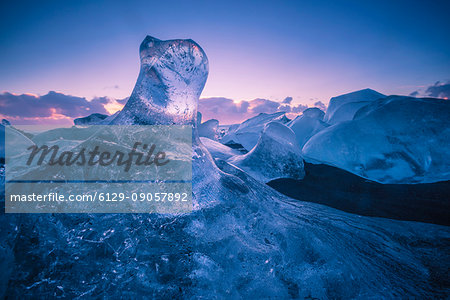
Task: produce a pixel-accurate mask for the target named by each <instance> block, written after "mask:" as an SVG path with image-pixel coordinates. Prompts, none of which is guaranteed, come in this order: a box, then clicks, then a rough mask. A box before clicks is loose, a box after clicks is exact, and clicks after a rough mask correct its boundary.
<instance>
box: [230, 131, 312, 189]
mask: <svg viewBox="0 0 450 300" xmlns="http://www.w3.org/2000/svg"><path fill="white" fill-rule="evenodd" d="M228 162H229V163H231V164H233V165H235V166H237V167H239V168H241V169H242V170H244V171H245V172H247V173H248V174H250V175H251V176H252V177H253V178H255V179H257V180H259V181H262V182H269V181H271V180H274V179H277V178H293V179H302V178H303V176H304V175H305V172H304V170H303V159H302V157H301V154H300V148H299V146H298V144H297V140H296V138H295V133H294V132H293V131H292V130H291V129H289V128H288V127H286V126H285V125H283V124H281V123H278V122H271V123H269V124H267V125H266V127H265V128H264V131H263V133H262V135H261V137H260V138H259V141H258V143H257V144H256V146H255V147H254V148H253V149H252V150H251V151H250V152H249V153H247V154H245V155H240V156H235V157H233V158H231V159H229V160H228Z"/></svg>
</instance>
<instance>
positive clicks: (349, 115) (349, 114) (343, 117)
mask: <svg viewBox="0 0 450 300" xmlns="http://www.w3.org/2000/svg"><path fill="white" fill-rule="evenodd" d="M370 103H372V102H371V101H360V102H350V103H346V104H343V105H341V106H340V107H339V108H338V109H337V110H336V111H335V113H334V114H333V116H332V117H331V118H330V119H329V120H328V124H330V125H333V124H337V123H340V122H344V121H350V120H353V117H354V116H355V114H356V112H357V111H358V110H360V109H361V108H362V107H364V106H366V105H368V104H370Z"/></svg>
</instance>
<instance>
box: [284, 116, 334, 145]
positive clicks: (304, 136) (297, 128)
mask: <svg viewBox="0 0 450 300" xmlns="http://www.w3.org/2000/svg"><path fill="white" fill-rule="evenodd" d="M324 114H325V113H324V112H323V111H322V110H320V109H319V108H317V107H315V108H308V109H307V110H305V111H304V112H303V114H302V115H300V116H297V117H296V118H295V119H294V120H292V121H290V122H289V123H287V126H288V127H289V128H291V129H292V131H294V133H295V136H296V139H297V142H298V145H299V147H300V149H301V148H302V147H303V145H304V144H305V143H306V142H307V141H308V140H309V139H310V138H311V137H312V136H313V135H315V134H316V133H317V132H319V131H321V130H322V129H324V128H327V127H328V124H326V123H325V122H323V121H322V119H323V116H324Z"/></svg>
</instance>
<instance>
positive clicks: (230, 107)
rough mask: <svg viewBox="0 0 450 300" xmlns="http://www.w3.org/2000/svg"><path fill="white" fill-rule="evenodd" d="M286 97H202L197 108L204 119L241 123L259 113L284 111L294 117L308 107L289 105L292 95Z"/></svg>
mask: <svg viewBox="0 0 450 300" xmlns="http://www.w3.org/2000/svg"><path fill="white" fill-rule="evenodd" d="M286 99H287V100H286ZM286 99H284V100H283V101H281V102H277V101H273V100H269V99H260V98H258V99H254V100H251V101H240V102H236V101H234V100H232V99H228V98H217V97H216V98H202V99H200V101H199V107H198V110H199V111H200V112H201V113H202V116H203V117H202V119H203V120H205V121H206V120H209V119H217V120H219V121H220V123H222V124H234V123H241V122H242V121H244V120H245V119H248V118H251V117H253V116H256V115H258V114H260V113H275V112H285V113H287V114H288V116H289V117H295V114H299V113H301V112H303V111H304V110H305V109H307V108H308V106H307V105H304V104H298V105H297V106H294V105H291V102H292V97H287V98H286Z"/></svg>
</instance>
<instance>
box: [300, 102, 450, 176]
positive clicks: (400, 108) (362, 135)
mask: <svg viewBox="0 0 450 300" xmlns="http://www.w3.org/2000/svg"><path fill="white" fill-rule="evenodd" d="M449 141H450V104H449V103H448V102H447V101H446V100H440V99H418V98H411V97H401V96H390V97H388V98H386V99H381V100H378V101H374V102H372V103H371V104H369V105H367V106H365V107H363V108H361V109H360V110H359V111H358V112H357V113H356V115H355V117H354V120H353V121H348V122H343V123H339V124H336V125H334V126H331V127H328V128H327V129H325V130H323V131H321V132H319V133H318V134H316V135H315V136H313V137H312V138H311V139H310V140H309V141H308V142H307V143H306V144H305V146H304V147H303V155H304V156H305V158H306V159H308V160H312V161H315V162H322V163H326V164H329V165H333V166H336V167H338V168H341V169H344V170H347V171H349V172H352V173H354V174H356V175H359V176H361V177H364V178H367V179H371V180H374V181H378V182H380V183H429V182H436V181H444V180H450V155H449V154H450V143H449Z"/></svg>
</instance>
